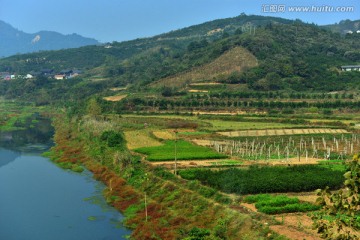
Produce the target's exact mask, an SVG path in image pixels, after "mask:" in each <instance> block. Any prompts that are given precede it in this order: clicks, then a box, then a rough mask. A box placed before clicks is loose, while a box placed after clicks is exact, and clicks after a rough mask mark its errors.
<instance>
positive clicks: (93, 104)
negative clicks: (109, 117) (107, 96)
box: [87, 98, 102, 116]
mask: <svg viewBox="0 0 360 240" xmlns="http://www.w3.org/2000/svg"><path fill="white" fill-rule="evenodd" d="M87 112H88V114H89V115H92V116H98V115H100V114H101V112H102V110H101V107H100V104H99V103H98V102H97V100H96V99H95V98H92V99H90V100H89V102H88V106H87Z"/></svg>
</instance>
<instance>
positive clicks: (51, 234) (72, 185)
mask: <svg viewBox="0 0 360 240" xmlns="http://www.w3.org/2000/svg"><path fill="white" fill-rule="evenodd" d="M37 125H38V126H35V127H33V128H31V129H27V130H23V131H14V132H5V133H4V132H3V133H1V132H0V239H1V240H92V239H93V240H98V239H99V240H102V239H104V240H105V239H106V240H113V239H114V240H115V239H126V236H127V235H129V234H130V233H131V232H130V231H129V230H127V229H126V228H124V227H123V225H122V223H121V221H122V219H123V216H122V215H121V214H120V213H119V212H117V211H116V210H115V209H114V208H112V207H110V206H109V205H107V204H106V202H105V200H104V198H103V196H102V193H101V192H102V190H103V189H104V185H102V184H101V183H99V182H97V181H95V180H93V179H92V175H91V173H90V172H88V171H84V172H83V173H81V174H79V173H73V172H70V171H66V170H63V169H60V168H59V167H57V166H56V165H54V164H53V163H52V162H51V161H50V160H49V159H47V158H44V157H42V156H41V153H42V152H44V151H46V150H47V149H49V147H50V146H51V140H50V137H51V136H52V134H53V133H52V129H51V126H50V124H49V123H48V122H47V121H45V120H41V121H40V122H39V123H38V124H37Z"/></svg>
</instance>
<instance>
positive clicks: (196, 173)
mask: <svg viewBox="0 0 360 240" xmlns="http://www.w3.org/2000/svg"><path fill="white" fill-rule="evenodd" d="M342 174H343V172H342V171H337V170H332V169H330V168H326V167H322V166H311V165H305V166H291V167H281V166H280V167H257V166H254V167H250V168H249V169H236V168H233V169H226V170H218V171H214V170H209V169H188V170H181V171H180V176H181V177H182V178H185V179H188V180H195V179H197V180H199V181H201V182H202V183H204V184H206V185H209V186H211V187H214V188H215V189H218V190H221V191H224V192H227V193H236V194H256V193H271V192H302V191H313V190H316V189H318V188H322V187H325V186H330V188H332V189H335V188H339V187H340V186H341V184H342Z"/></svg>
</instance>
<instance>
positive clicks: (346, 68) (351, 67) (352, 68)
mask: <svg viewBox="0 0 360 240" xmlns="http://www.w3.org/2000/svg"><path fill="white" fill-rule="evenodd" d="M341 70H342V71H344V72H349V71H360V65H348V66H341Z"/></svg>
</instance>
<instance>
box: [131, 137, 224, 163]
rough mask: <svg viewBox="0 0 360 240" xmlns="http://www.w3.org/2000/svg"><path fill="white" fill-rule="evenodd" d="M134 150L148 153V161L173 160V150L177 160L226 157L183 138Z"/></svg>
mask: <svg viewBox="0 0 360 240" xmlns="http://www.w3.org/2000/svg"><path fill="white" fill-rule="evenodd" d="M135 151H136V152H138V153H142V154H146V155H148V157H147V159H148V160H149V161H166V160H174V159H175V152H176V158H177V160H195V159H220V158H227V156H226V155H224V154H220V153H217V152H215V151H214V150H212V149H210V148H207V147H202V146H197V145H194V144H191V143H189V142H187V141H183V140H178V141H176V142H175V141H166V142H165V144H164V145H162V146H156V147H143V148H137V149H135Z"/></svg>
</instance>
